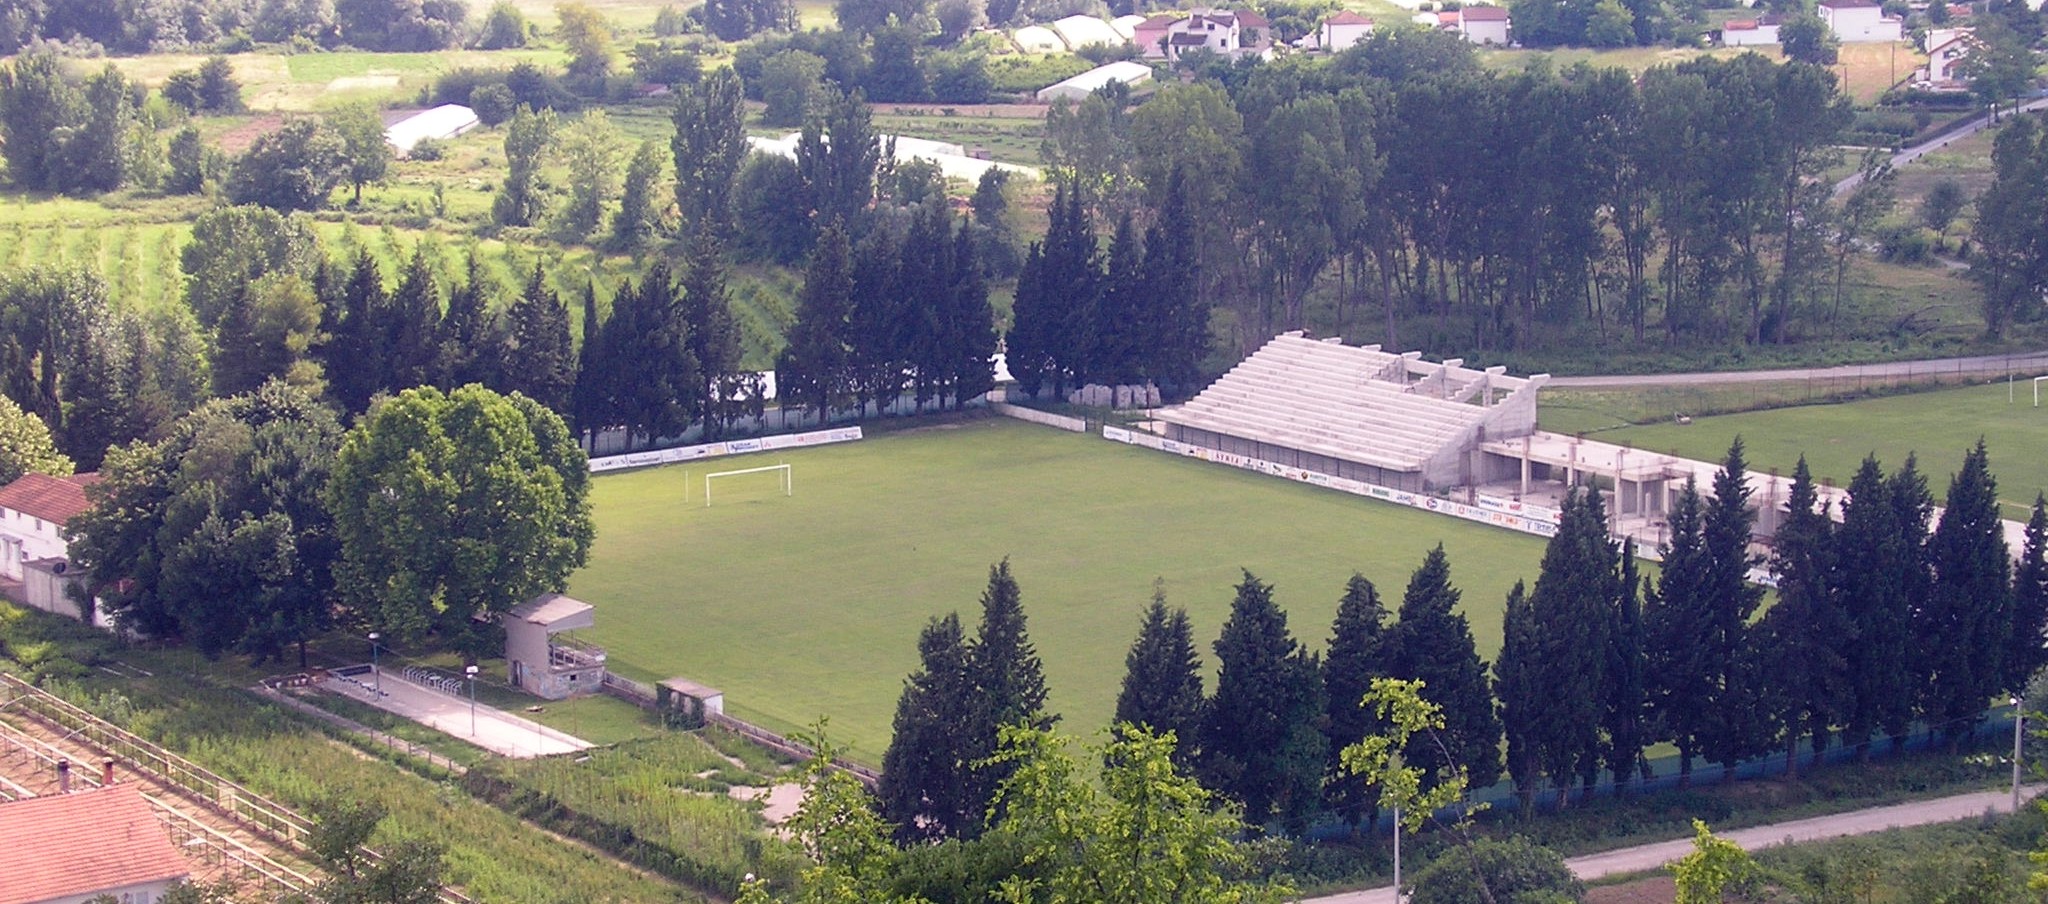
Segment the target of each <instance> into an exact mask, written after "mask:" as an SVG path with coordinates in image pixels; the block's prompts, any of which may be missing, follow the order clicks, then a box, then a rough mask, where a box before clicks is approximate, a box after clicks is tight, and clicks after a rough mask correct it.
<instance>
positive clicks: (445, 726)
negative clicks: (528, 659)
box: [321, 673, 591, 759]
mask: <svg viewBox="0 0 2048 904" xmlns="http://www.w3.org/2000/svg"><path fill="white" fill-rule="evenodd" d="M357 678H359V679H360V680H350V679H347V678H341V677H331V678H328V679H327V680H326V681H325V682H322V684H321V687H322V688H323V689H325V690H330V691H334V692H335V693H339V694H345V695H347V696H349V697H352V698H354V699H356V700H358V701H361V702H363V703H368V704H370V705H371V706H375V707H377V708H379V709H384V710H389V711H391V712H394V713H397V714H398V715H401V716H404V717H406V718H408V719H411V720H413V721H415V722H418V723H420V724H422V725H425V726H427V727H428V728H432V729H435V730H436V731H440V732H443V733H446V734H450V735H454V736H455V737H458V738H461V739H463V740H465V741H468V742H470V743H472V744H475V745H477V746H478V747H482V748H484V749H485V750H489V751H491V752H493V753H497V754H499V755H501V756H508V757H515V758H522V759H523V758H526V757H534V756H547V755H550V754H557V753H574V752H576V751H579V750H588V749H589V748H590V747H591V743H590V742H589V741H585V740H583V739H582V738H578V737H574V736H571V735H567V734H563V733H562V732H559V731H556V730H554V729H552V728H548V727H546V726H543V725H541V724H540V723H539V722H535V721H533V720H531V719H524V718H521V717H519V716H515V715H513V714H511V713H508V712H506V711H504V710H502V709H498V708H496V707H491V706H482V705H478V704H475V703H474V702H472V701H471V700H468V699H466V698H463V697H459V696H456V695H454V694H448V693H443V692H441V691H436V690H429V689H427V688H424V687H421V686H420V685H417V684H414V683H412V682H410V681H407V680H405V679H404V678H402V677H400V676H398V675H396V674H393V675H385V676H384V677H383V680H382V681H377V680H376V679H375V678H374V677H373V676H371V675H369V674H367V673H366V674H363V675H360V676H357ZM371 687H377V688H382V690H383V694H382V695H378V694H375V693H372V692H371Z"/></svg>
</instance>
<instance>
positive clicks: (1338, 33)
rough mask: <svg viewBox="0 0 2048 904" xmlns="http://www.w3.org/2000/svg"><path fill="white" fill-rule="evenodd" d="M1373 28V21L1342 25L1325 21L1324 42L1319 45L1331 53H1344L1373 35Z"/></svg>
mask: <svg viewBox="0 0 2048 904" xmlns="http://www.w3.org/2000/svg"><path fill="white" fill-rule="evenodd" d="M1372 28H1373V25H1372V23H1371V22H1360V23H1346V24H1342V25H1338V24H1333V23H1330V22H1324V23H1323V34H1322V42H1321V43H1320V44H1319V45H1318V46H1320V47H1321V48H1322V49H1323V50H1326V51H1328V52H1330V53H1343V52H1344V51H1346V50H1350V49H1351V47H1352V45H1354V44H1357V43H1358V42H1360V41H1363V40H1365V39H1366V38H1370V37H1372Z"/></svg>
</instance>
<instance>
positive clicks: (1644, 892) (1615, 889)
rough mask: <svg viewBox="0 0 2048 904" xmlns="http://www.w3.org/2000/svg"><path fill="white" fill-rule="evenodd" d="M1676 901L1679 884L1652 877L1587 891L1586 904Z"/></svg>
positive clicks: (1646, 903)
mask: <svg viewBox="0 0 2048 904" xmlns="http://www.w3.org/2000/svg"><path fill="white" fill-rule="evenodd" d="M1676 900H1678V883H1677V882H1676V881H1675V880H1673V879H1672V878H1671V877H1670V876H1651V877H1649V878H1647V879H1637V880H1635V881H1634V882H1624V883H1622V884H1620V885H1603V886H1601V887H1599V888H1594V889H1588V890H1587V891H1586V904H1671V902H1673V901H1676Z"/></svg>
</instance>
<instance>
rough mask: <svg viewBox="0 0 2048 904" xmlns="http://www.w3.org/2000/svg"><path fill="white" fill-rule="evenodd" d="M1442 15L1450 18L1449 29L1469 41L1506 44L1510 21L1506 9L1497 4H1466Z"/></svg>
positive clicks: (1501, 45) (1497, 45)
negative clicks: (1462, 7)
mask: <svg viewBox="0 0 2048 904" xmlns="http://www.w3.org/2000/svg"><path fill="white" fill-rule="evenodd" d="M1443 15H1444V16H1446V17H1449V19H1450V22H1449V23H1448V24H1449V29H1450V30H1451V31H1455V32H1457V33H1458V34H1460V35H1462V36H1464V38H1465V40H1466V41H1468V42H1470V43H1473V44H1492V45H1494V46H1496V47H1506V46H1508V40H1509V38H1508V32H1509V27H1510V25H1511V22H1510V19H1509V17H1508V11H1507V10H1506V9H1503V8H1501V7H1498V6H1467V7H1465V8H1464V9H1460V10H1456V11H1453V12H1447V13H1444V14H1443Z"/></svg>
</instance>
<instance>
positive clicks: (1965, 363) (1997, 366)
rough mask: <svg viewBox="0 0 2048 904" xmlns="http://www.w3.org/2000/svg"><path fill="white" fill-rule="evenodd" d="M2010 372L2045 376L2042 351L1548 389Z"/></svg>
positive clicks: (1568, 380) (1567, 380) (1572, 383)
mask: <svg viewBox="0 0 2048 904" xmlns="http://www.w3.org/2000/svg"><path fill="white" fill-rule="evenodd" d="M2008 368H2010V369H2011V371H2012V372H2013V373H2014V374H2017V375H2018V376H2020V377H2021V378H2023V379H2031V378H2032V377H2035V376H2038V375H2042V374H2048V351H2039V352H2021V353H2018V354H2012V355H1977V356H1975V357H1970V358H1931V359H1926V360H1921V361H1892V362H1889V363H1885V364H1844V365H1841V366H1838V367H1807V368H1792V369H1786V370H1731V371H1696V372H1693V373H1682V374H1617V375H1613V376H1599V377H1552V378H1550V382H1549V383H1548V384H1545V385H1548V386H1553V387H1557V388H1560V389H1598V388H1605V387H1635V386H1704V385H1711V384H1717V383H1769V382H1777V381H1784V380H1810V379H1829V378H1843V377H1848V378H1855V377H1871V378H1889V379H1897V378H1900V377H1908V378H1910V377H1921V376H1929V377H1931V376H1934V375H1937V374H1941V375H1947V374H1959V375H1960V374H1978V375H1982V374H2003V373H2005V372H2006V371H2007V369H2008Z"/></svg>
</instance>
